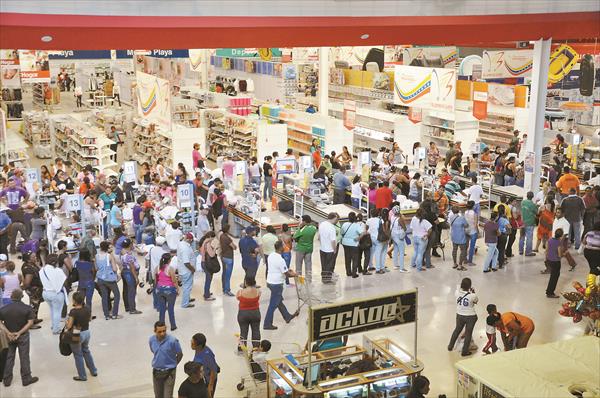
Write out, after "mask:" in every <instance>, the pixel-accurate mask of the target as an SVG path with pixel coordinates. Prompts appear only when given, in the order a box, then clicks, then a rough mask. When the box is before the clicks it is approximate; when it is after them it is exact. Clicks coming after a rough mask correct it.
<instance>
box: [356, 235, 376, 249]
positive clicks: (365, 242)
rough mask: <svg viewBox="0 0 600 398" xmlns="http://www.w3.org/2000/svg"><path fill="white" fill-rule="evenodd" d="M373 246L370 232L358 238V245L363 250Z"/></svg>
mask: <svg viewBox="0 0 600 398" xmlns="http://www.w3.org/2000/svg"><path fill="white" fill-rule="evenodd" d="M371 246H373V241H372V240H371V235H370V234H365V235H363V236H362V237H361V238H360V239H359V240H358V247H359V248H360V249H361V250H366V249H370V248H371Z"/></svg>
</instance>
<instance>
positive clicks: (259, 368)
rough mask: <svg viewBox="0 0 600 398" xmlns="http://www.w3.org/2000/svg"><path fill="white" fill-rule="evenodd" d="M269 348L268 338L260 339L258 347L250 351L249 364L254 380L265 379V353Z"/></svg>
mask: <svg viewBox="0 0 600 398" xmlns="http://www.w3.org/2000/svg"><path fill="white" fill-rule="evenodd" d="M269 350H271V342H270V341H269V340H262V341H261V342H260V345H259V346H258V348H256V351H253V352H252V357H251V359H250V366H251V367H252V374H253V375H254V378H255V379H256V380H259V381H266V380H267V374H266V373H265V370H266V368H267V353H268V352H269Z"/></svg>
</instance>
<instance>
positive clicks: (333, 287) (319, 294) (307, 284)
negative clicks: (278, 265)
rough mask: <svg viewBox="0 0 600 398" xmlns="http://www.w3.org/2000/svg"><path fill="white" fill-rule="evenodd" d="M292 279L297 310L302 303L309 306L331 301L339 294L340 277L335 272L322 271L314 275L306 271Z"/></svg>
mask: <svg viewBox="0 0 600 398" xmlns="http://www.w3.org/2000/svg"><path fill="white" fill-rule="evenodd" d="M315 279H316V280H315ZM294 280H295V285H296V294H297V295H298V311H299V310H300V309H301V308H302V307H303V306H304V305H308V306H309V307H310V306H311V305H315V304H326V303H332V302H334V301H335V300H336V299H337V298H338V297H340V295H341V288H340V277H339V275H338V274H336V273H335V272H322V273H321V274H320V275H314V277H313V274H312V273H311V272H307V273H306V275H297V276H295V277H294Z"/></svg>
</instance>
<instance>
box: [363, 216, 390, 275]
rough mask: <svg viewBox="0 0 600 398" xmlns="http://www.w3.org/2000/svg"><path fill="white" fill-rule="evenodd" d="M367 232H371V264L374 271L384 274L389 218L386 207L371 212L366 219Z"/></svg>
mask: <svg viewBox="0 0 600 398" xmlns="http://www.w3.org/2000/svg"><path fill="white" fill-rule="evenodd" d="M367 225H368V226H369V233H370V234H371V241H372V244H373V246H372V248H371V259H372V260H373V262H372V265H374V266H375V273H377V274H384V273H386V272H389V270H388V269H387V268H386V267H385V254H386V252H387V247H388V244H389V242H390V236H391V231H390V227H391V225H390V218H389V210H388V209H380V210H379V211H377V209H375V211H374V212H372V214H371V218H369V219H368V220H367Z"/></svg>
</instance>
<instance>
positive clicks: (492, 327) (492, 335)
mask: <svg viewBox="0 0 600 398" xmlns="http://www.w3.org/2000/svg"><path fill="white" fill-rule="evenodd" d="M486 309H487V312H488V316H487V318H486V321H485V323H486V325H485V335H486V336H487V338H488V341H487V343H486V344H485V347H483V352H485V353H486V354H489V353H490V348H491V349H492V352H493V353H494V352H496V351H498V346H497V345H496V324H497V323H498V321H499V320H500V314H498V313H497V312H496V306H495V305H493V304H489V305H488V306H487V308H486Z"/></svg>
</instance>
